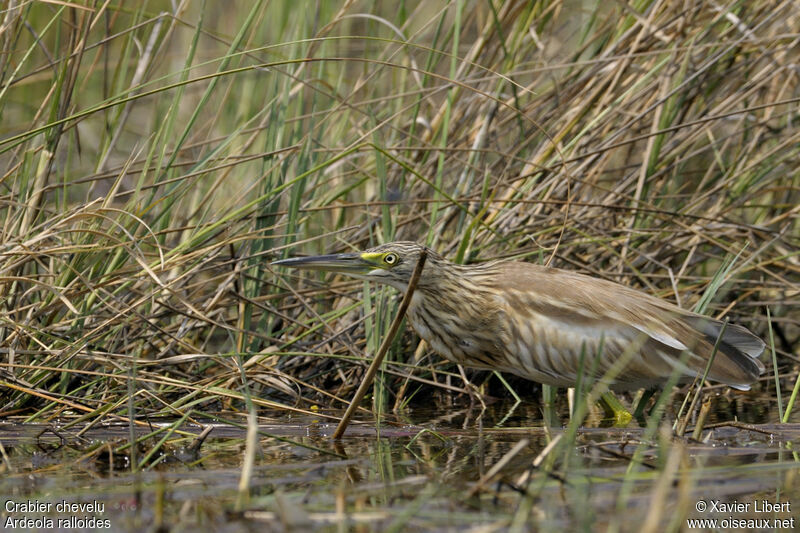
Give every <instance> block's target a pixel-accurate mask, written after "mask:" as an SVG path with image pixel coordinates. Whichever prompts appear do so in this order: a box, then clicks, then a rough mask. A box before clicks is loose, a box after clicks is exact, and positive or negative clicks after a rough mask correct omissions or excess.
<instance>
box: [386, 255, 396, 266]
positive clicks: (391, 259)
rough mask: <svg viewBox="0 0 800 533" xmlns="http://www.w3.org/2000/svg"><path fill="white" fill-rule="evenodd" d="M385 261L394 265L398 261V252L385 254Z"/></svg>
mask: <svg viewBox="0 0 800 533" xmlns="http://www.w3.org/2000/svg"><path fill="white" fill-rule="evenodd" d="M383 262H384V263H386V264H387V265H393V264H395V263H397V254H386V255H385V256H383Z"/></svg>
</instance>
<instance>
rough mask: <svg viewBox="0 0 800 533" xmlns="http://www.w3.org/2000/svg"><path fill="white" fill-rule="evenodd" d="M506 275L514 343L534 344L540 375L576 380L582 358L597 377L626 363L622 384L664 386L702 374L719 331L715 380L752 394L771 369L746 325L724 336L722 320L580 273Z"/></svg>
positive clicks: (509, 268)
mask: <svg viewBox="0 0 800 533" xmlns="http://www.w3.org/2000/svg"><path fill="white" fill-rule="evenodd" d="M503 274H504V275H502V276H499V278H498V281H497V283H498V287H497V288H498V289H500V290H498V291H497V293H498V294H499V295H502V296H501V298H502V300H503V306H504V307H505V308H506V309H507V315H508V316H509V322H510V328H509V337H510V341H511V342H514V339H515V337H516V339H523V340H526V339H527V340H531V339H532V344H530V343H527V345H528V351H529V352H531V355H532V356H533V355H534V354H536V355H537V357H530V359H531V363H530V364H531V365H532V366H535V365H537V364H538V365H540V368H539V370H540V371H545V372H550V373H552V374H554V375H560V376H563V377H567V376H569V377H570V378H571V379H574V377H575V375H576V373H577V367H578V366H579V363H578V361H579V360H580V358H581V357H582V358H583V360H584V368H586V365H587V364H589V363H591V362H592V361H593V358H595V357H596V359H597V367H596V368H597V372H596V375H595V377H596V378H599V377H601V376H602V375H603V374H604V373H605V372H606V371H608V369H610V368H612V366H613V365H614V364H615V362H617V361H620V359H623V360H624V362H625V363H626V364H625V366H624V370H622V371H621V372H620V373H619V374H618V376H617V377H616V380H615V382H616V383H617V384H625V383H629V384H630V385H631V386H639V385H641V384H646V383H657V382H659V381H663V380H665V379H667V377H668V376H669V375H670V373H671V372H672V371H673V369H674V368H676V367H677V368H678V369H679V371H680V372H681V373H682V374H683V375H686V376H694V375H698V374H700V375H702V373H703V371H704V370H705V367H706V365H707V362H708V359H709V358H710V357H711V354H712V352H713V347H714V344H715V342H716V341H717V337H718V336H719V335H720V333H722V338H721V339H720V342H719V346H718V350H717V354H716V355H715V357H714V362H713V364H712V366H711V369H710V371H709V377H710V378H711V379H712V380H714V381H719V382H722V383H726V384H728V385H731V386H733V387H736V388H741V389H747V388H749V384H750V383H752V382H753V381H755V380H756V379H757V378H758V376H759V374H761V372H763V370H764V365H763V364H762V363H761V362H760V361H759V360H758V359H757V358H758V357H759V356H760V355H761V353H762V352H763V350H764V343H763V342H762V341H761V339H759V338H758V337H756V336H755V335H753V334H752V333H750V332H749V331H748V330H747V329H746V328H744V327H742V326H738V325H734V324H728V325H727V326H726V327H725V330H724V332H722V326H723V323H722V322H720V321H718V320H714V319H711V318H707V317H703V316H700V315H696V314H694V313H690V312H688V311H684V310H682V309H680V308H678V307H677V306H674V305H672V304H670V303H668V302H665V301H663V300H659V299H657V298H654V297H652V296H649V295H647V294H644V293H642V292H639V291H636V290H633V289H631V288H628V287H625V286H622V285H618V284H616V283H612V282H608V281H604V280H599V279H595V278H590V277H588V276H583V275H581V274H576V273H573V272H568V271H563V270H557V269H550V268H544V267H539V266H536V265H531V264H528V263H507V264H506V265H505V266H504V271H503ZM513 317H518V318H516V319H514V318H513ZM516 345H517V346H516V347H517V349H519V348H520V346H519V345H520V341H519V340H517V341H516ZM511 346H514V344H511ZM684 352H686V355H685V356H683V357H684V361H685V362H683V363H682V362H681V360H682V354H684ZM581 353H583V356H581ZM525 355H526V354H525V353H524V352H523V354H522V357H521V358H522V359H523V360H524V359H525ZM534 359H536V360H534ZM587 362H588V363H587ZM523 366H524V365H523ZM565 381H566V380H565Z"/></svg>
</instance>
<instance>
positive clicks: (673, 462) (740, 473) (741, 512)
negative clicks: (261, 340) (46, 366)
mask: <svg viewBox="0 0 800 533" xmlns="http://www.w3.org/2000/svg"><path fill="white" fill-rule="evenodd" d="M746 398H747V397H746V396H733V397H720V398H718V399H717V405H716V406H715V409H714V413H715V416H714V417H713V418H714V420H711V419H709V420H708V421H707V422H706V424H707V425H708V424H712V423H713V422H715V421H719V420H718V419H719V418H721V417H725V420H729V421H730V420H733V419H734V417H733V416H731V413H736V416H738V417H739V420H740V421H742V422H747V423H748V424H752V425H740V426H738V427H734V426H722V427H716V428H713V429H710V430H706V431H705V432H704V433H703V435H702V439H701V441H694V440H692V439H690V438H688V437H683V438H676V437H671V436H669V434H668V433H665V432H664V431H662V432H661V433H657V434H656V435H654V436H653V437H652V438H651V439H649V440H645V441H644V442H645V444H643V445H642V446H641V447H640V448H639V450H640V452H639V453H640V454H641V460H640V461H637V462H636V464H634V465H633V466H631V461H632V459H631V458H632V454H634V452H635V450H636V449H637V446H638V445H639V443H640V442H642V439H643V438H644V436H645V432H646V430H645V429H644V428H641V427H638V426H637V425H636V424H635V423H634V424H633V425H632V426H631V427H628V428H613V427H601V426H603V425H604V424H606V423H607V421H604V420H603V419H602V418H601V417H600V416H599V415H598V416H595V418H594V419H592V417H590V418H589V420H588V421H587V425H586V426H584V427H582V428H580V429H579V430H578V431H577V434H576V436H575V440H574V442H573V443H572V444H570V445H569V446H568V447H565V448H554V450H555V451H551V452H550V453H549V454H547V453H543V451H546V449H547V446H548V443H550V442H552V440H553V439H556V438H567V436H568V432H567V430H565V429H564V426H563V424H566V423H567V421H566V420H561V419H559V420H558V421H557V424H556V425H555V426H553V427H545V426H544V424H543V422H542V408H541V406H539V405H537V404H518V405H513V404H508V403H497V404H493V405H490V406H488V407H487V409H486V410H483V411H481V410H479V409H474V408H473V409H470V408H468V407H463V406H451V407H448V408H441V407H438V408H429V409H412V410H408V411H406V412H404V413H402V414H400V415H390V416H386V417H385V418H384V420H382V422H381V423H380V424H379V425H377V426H376V424H375V423H374V422H367V423H364V422H360V423H355V424H353V425H351V426H350V427H349V429H348V431H347V433H346V435H345V437H344V438H343V439H341V440H340V441H333V440H332V438H331V435H332V434H333V432H334V430H335V428H336V422H335V421H333V420H331V419H330V417H335V416H339V415H340V414H341V413H334V412H320V413H319V415H318V416H314V417H311V416H304V415H303V416H300V415H295V414H291V415H288V414H286V413H285V412H272V413H270V412H260V413H259V415H260V417H259V430H260V432H261V435H260V438H259V439H258V444H259V446H258V453H257V454H256V456H255V462H254V467H253V470H252V476H251V478H250V480H249V487H250V490H249V496H248V497H246V498H244V499H242V497H241V496H240V495H239V490H238V487H239V484H240V479H241V472H242V462H243V459H242V458H243V454H244V448H245V441H246V430H245V429H244V428H242V427H234V426H232V425H230V424H225V423H219V422H212V421H208V420H205V421H203V424H202V426H200V425H196V424H192V423H188V422H187V423H185V424H184V425H182V426H181V428H180V431H181V432H183V433H180V434H178V433H174V434H172V435H171V437H170V438H169V439H168V440H167V444H166V445H165V447H164V449H163V450H162V451H160V452H159V454H158V455H154V456H153V458H152V460H151V461H150V462H149V463H148V466H147V467H146V468H144V469H143V470H141V471H138V472H136V473H131V472H130V460H131V457H130V455H129V451H127V450H120V449H119V447H120V446H122V445H124V444H126V443H127V442H128V438H129V432H130V429H129V427H128V426H127V424H119V425H112V426H102V427H92V428H88V427H85V426H84V427H79V426H75V427H69V428H67V429H64V428H63V424H62V425H61V426H59V424H57V423H55V424H53V425H39V424H24V425H23V424H15V423H5V424H2V425H0V442H1V443H2V445H3V452H4V459H3V468H4V470H5V472H4V475H3V476H2V478H1V479H0V494H2V495H3V498H2V499H3V502H2V503H3V510H2V521H3V524H4V526H5V529H6V530H10V531H23V530H26V529H23V528H22V527H18V526H26V525H27V526H30V528H29V529H27V530H36V528H37V527H38V528H40V529H39V530H51V529H55V530H58V529H59V526H63V527H61V530H63V531H79V530H90V529H92V527H89V526H98V525H99V527H100V529H101V530H104V531H141V530H142V529H143V528H145V529H147V528H149V529H153V528H156V527H158V526H163V527H167V528H169V529H171V530H173V531H181V530H186V529H190V528H193V529H194V528H197V527H202V530H204V531H205V530H209V531H249V530H258V531H264V530H305V529H309V528H314V529H318V528H322V529H331V530H333V529H340V528H345V529H347V528H352V527H355V528H357V529H358V528H360V530H365V531H383V530H385V529H386V528H391V527H392V526H393V525H395V526H397V527H399V528H402V529H404V530H409V529H410V530H452V529H468V528H473V527H479V526H480V527H483V528H486V529H487V530H495V529H500V530H506V529H508V528H513V526H514V525H515V524H517V525H521V526H522V530H527V528H530V527H537V528H544V527H557V528H559V529H563V528H568V529H572V528H575V527H579V528H580V527H586V528H588V529H592V530H597V529H605V528H606V527H607V526H613V527H614V528H616V529H618V530H621V531H638V530H640V528H641V527H642V525H643V524H645V523H646V522H647V523H650V522H648V520H650V521H651V522H652V523H653V524H657V525H658V529H654V530H662V529H665V528H666V529H677V528H683V529H686V528H687V527H688V526H687V523H686V522H685V520H687V519H689V518H692V517H696V518H715V517H716V518H718V519H720V520H729V522H728V524H729V525H730V524H733V523H734V522H731V521H730V520H739V519H741V520H758V519H767V518H768V519H769V520H776V519H777V520H783V519H784V518H785V519H787V520H788V519H791V518H792V517H793V516H796V514H797V511H798V510H800V493H799V492H798V484H797V483H798V481H797V474H798V470H797V465H798V457H797V455H796V454H795V452H794V451H793V450H794V449H796V448H797V446H798V441H799V440H800V424H797V423H790V424H784V425H781V424H777V423H776V418H777V417H776V416H775V413H773V409H772V407H771V405H770V404H769V403H768V402H764V404H763V405H759V404H758V402H754V401H745V400H746ZM558 411H559V412H560V413H563V412H566V411H565V410H563V409H558ZM220 416H221V418H223V419H230V420H233V421H234V422H235V423H237V424H244V420H243V418H242V416H241V415H240V414H231V413H227V414H224V413H223V414H221V415H220ZM593 420H594V422H593ZM61 422H62V423H63V422H66V421H61ZM171 422H172V421H151V423H150V424H149V425H147V426H139V427H137V428H136V429H135V431H136V433H137V435H146V434H148V433H151V432H153V431H154V430H157V429H158V428H159V427H169V426H170V424H171ZM209 426H211V427H212V428H213V429H212V430H211V432H210V433H209V434H208V437H207V438H206V440H205V441H204V442H203V443H202V445H201V446H199V449H196V450H193V449H191V447H192V444H193V443H195V442H196V436H197V435H199V434H200V433H201V431H202V430H203V429H204V428H207V427H209ZM590 426H594V427H590ZM162 433H163V432H162ZM559 435H561V437H559ZM163 437H164V434H161V433H160V434H155V435H153V436H152V437H151V438H149V439H147V440H146V441H145V442H144V443H142V445H141V446H140V447H139V448H138V449H137V451H136V460H137V461H141V460H142V458H143V457H144V456H145V455H146V454H147V453H149V451H150V450H152V449H153V447H154V446H155V444H156V443H157V442H158V441H159V440H161V439H162V438H163ZM115 450H116V451H115ZM540 456H542V457H543V458H542V459H540ZM537 461H538V462H537ZM733 501H736V502H738V503H740V504H748V505H747V506H746V508H745V507H742V505H740V506H739V507H738V511H736V512H732V511H729V510H725V511H723V512H712V511H714V509H717V510H719V509H721V508H722V507H724V505H725V503H730V502H733ZM28 502H38V506H37V505H35V504H33V505H29V504H28ZM65 502H66V503H67V504H75V503H77V504H83V507H80V506H79V507H67V508H65V506H64V503H65ZM700 502H705V503H703V504H701V503H700ZM759 502H766V503H767V504H769V505H773V506H774V505H777V504H780V505H781V506H782V507H780V508H778V509H777V510H776V509H775V508H770V511H771V512H764V511H763V505H762V506H761V507H758V504H759ZM795 502H796V506H795ZM48 504H49V505H48ZM59 505H60V506H59ZM702 505H707V506H709V507H711V509H710V510H709V509H707V510H705V511H703V512H699V511H698V509H700V507H702ZM787 506H788V508H787ZM25 520H33V522H24V521H25ZM59 520H62V522H60V523H59ZM92 520H94V521H93V522H92ZM37 521H38V522H37ZM771 524H772V525H771V527H774V524H773V523H771ZM750 525H758V524H757V523H756V522H753V523H752V524H750ZM72 526H75V527H72ZM84 526H86V527H84Z"/></svg>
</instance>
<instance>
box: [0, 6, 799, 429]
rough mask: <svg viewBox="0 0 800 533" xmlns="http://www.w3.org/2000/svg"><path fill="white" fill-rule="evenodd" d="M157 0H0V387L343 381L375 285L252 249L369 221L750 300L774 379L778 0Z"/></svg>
mask: <svg viewBox="0 0 800 533" xmlns="http://www.w3.org/2000/svg"><path fill="white" fill-rule="evenodd" d="M162 4H163V5H161V8H163V9H164V10H165V11H164V12H157V11H156V10H154V9H152V8H151V9H149V10H148V9H146V8H141V9H137V10H134V11H124V10H122V9H119V10H116V8H113V7H111V6H109V5H107V4H104V5H102V6H100V5H98V6H95V7H93V8H92V9H77V8H74V7H69V6H65V5H61V4H50V3H40V4H38V5H29V4H25V3H19V2H10V3H9V4H8V5H7V7H6V8H5V10H4V11H3V12H2V26H0V41H1V45H2V47H3V53H2V54H0V65H2V70H0V72H2V83H0V109H1V110H2V113H3V123H2V126H0V137H2V140H0V163H1V164H2V166H3V170H2V178H0V186H1V187H2V191H0V201H1V202H2V203H0V213H2V217H0V218H2V224H3V227H2V235H3V237H2V247H1V248H0V313H1V315H0V316H1V318H2V320H1V322H0V353H2V359H1V360H0V361H2V362H0V381H2V383H3V385H4V387H3V390H2V392H0V397H1V398H2V407H0V412H1V413H2V414H3V415H4V416H9V415H24V416H25V418H26V419H28V420H49V419H52V418H53V417H57V416H64V415H65V414H66V413H78V414H81V415H85V416H86V417H87V418H89V419H92V420H102V419H106V418H107V417H111V418H123V419H125V418H127V417H128V416H129V415H130V413H131V410H132V409H133V410H134V411H136V412H139V413H142V412H145V413H147V414H148V415H149V416H152V417H156V416H159V415H164V416H168V417H173V416H175V414H176V413H182V412H185V410H186V409H195V410H207V411H209V412H210V411H217V410H219V409H228V408H230V409H235V410H240V409H243V408H244V405H245V402H246V401H247V400H248V398H249V399H250V400H251V401H253V402H254V403H256V404H257V405H262V406H272V407H278V408H281V409H287V410H301V411H306V410H307V409H309V408H310V407H311V406H314V405H324V406H332V407H341V406H342V405H343V402H344V401H345V399H346V397H347V395H348V393H349V392H350V390H351V389H352V388H353V387H354V386H355V384H357V382H358V376H359V375H360V373H361V372H362V371H363V367H364V362H365V361H366V360H367V359H368V354H369V353H371V351H374V349H375V348H376V347H377V344H378V343H379V342H380V340H381V335H382V333H383V332H384V331H385V330H386V328H387V327H388V323H389V321H390V320H391V314H392V310H393V308H394V307H393V306H394V305H395V299H394V298H393V296H392V295H391V294H390V293H382V292H374V293H372V295H370V293H369V291H366V292H365V291H364V286H363V285H362V284H361V283H360V282H352V281H347V280H344V279H339V278H330V277H328V278H314V279H307V280H299V279H296V278H291V277H287V276H286V275H285V274H283V273H278V272H275V271H273V270H272V269H271V268H270V267H269V266H268V263H269V261H270V260H272V259H276V258H280V257H284V256H286V255H287V254H288V253H290V252H291V253H298V252H300V253H304V252H305V253H318V252H333V251H341V250H348V249H353V248H365V247H368V246H371V245H374V244H377V243H379V242H383V241H388V240H394V239H407V240H417V241H420V242H425V243H427V244H429V245H430V246H431V247H433V248H435V249H437V250H438V251H440V252H442V253H443V254H444V255H447V256H449V257H451V258H453V259H455V260H457V261H481V260H487V259H493V258H498V257H512V256H513V257H518V258H525V259H526V260H529V261H541V262H549V263H550V264H552V265H554V266H559V267H564V268H570V269H575V270H580V271H583V272H589V273H592V274H594V275H597V276H600V277H605V278H609V279H614V280H617V281H622V282H623V283H626V284H629V285H632V286H636V287H640V288H642V289H644V290H646V291H649V292H652V293H655V294H658V295H659V296H661V297H663V298H667V299H670V300H673V301H677V302H678V303H679V304H680V305H682V306H684V307H693V306H695V305H697V304H698V303H699V304H700V306H701V307H705V308H706V312H707V313H710V314H713V315H715V316H723V315H725V316H730V317H731V318H732V319H733V320H734V321H736V322H740V323H743V324H745V325H747V326H748V327H749V328H751V329H752V330H753V331H755V332H757V333H759V334H761V335H762V336H764V337H765V338H767V337H768V336H769V328H768V321H767V319H766V317H767V312H766V310H767V308H768V309H769V312H770V316H771V321H772V330H773V338H774V347H775V351H776V354H777V363H778V373H779V374H780V382H781V383H782V387H783V390H784V391H786V390H790V389H791V387H792V386H793V384H794V382H795V380H796V378H797V362H798V359H797V356H798V349H800V348H799V347H800V313H798V303H800V290H799V289H800V275H798V274H800V252H799V251H800V173H799V172H798V168H800V128H798V121H799V120H800V115H798V109H799V108H798V103H799V102H800V83H799V80H798V76H799V75H800V70H799V69H798V64H799V63H798V61H799V60H800V44H799V43H800V8H798V5H797V4H796V2H793V1H791V0H786V1H783V2H779V3H778V4H775V3H774V2H765V1H755V2H746V3H728V4H725V3H719V4H718V3H715V2H684V3H676V2H665V1H658V0H656V1H653V2H644V3H642V4H643V5H642V6H634V5H627V4H609V5H605V4H602V3H601V4H598V5H594V4H588V3H585V2H580V1H564V2H527V1H515V0H509V1H506V2H496V4H497V5H496V6H495V5H494V4H493V3H485V2H474V3H466V4H461V3H458V4H446V5H438V4H435V3H427V2H420V3H416V4H411V5H410V6H407V7H405V8H402V9H400V10H399V11H398V10H396V9H395V8H394V7H389V6H387V5H385V4H382V5H378V6H371V4H370V5H366V4H361V3H360V2H354V1H348V2H344V3H343V4H339V5H334V4H332V3H331V4H327V3H321V4H319V5H318V6H317V8H316V9H317V11H316V12H315V13H314V16H313V17H306V15H307V13H305V12H302V11H303V10H299V11H301V13H299V12H298V10H293V9H292V6H291V3H285V4H280V3H272V4H270V7H267V5H266V4H262V3H253V4H250V3H248V4H247V6H246V7H244V6H240V7H242V9H238V10H226V9H224V8H223V7H221V6H220V5H214V6H210V7H209V8H208V11H206V12H201V9H200V7H199V6H198V5H195V3H192V2H183V3H180V4H179V5H178V6H177V7H175V8H174V9H173V7H172V6H171V5H169V4H167V3H162ZM370 6H371V7H370ZM57 29H58V30H59V31H58V32H57V31H56V30H57ZM704 294H707V295H713V300H711V301H709V300H708V299H706V300H704V299H703V295H704ZM364 298H366V301H365V302H364V303H362V299H364ZM417 343H418V341H417V340H416V339H415V338H414V337H413V336H411V335H410V334H409V335H407V336H405V337H404V338H403V339H402V340H401V341H400V342H398V343H396V345H395V347H394V348H393V350H392V356H391V359H392V362H391V363H389V365H388V366H387V369H386V372H385V374H384V376H383V379H382V380H381V382H380V386H381V387H382V390H383V391H384V392H385V394H384V400H385V401H387V402H389V405H400V404H402V403H403V402H405V401H407V400H408V399H409V398H411V397H412V396H414V395H415V394H418V395H419V396H420V397H421V396H427V395H428V394H429V393H430V392H431V391H432V390H443V391H446V392H453V393H457V392H458V391H463V385H462V382H461V379H462V378H461V376H460V375H459V374H458V373H457V372H455V371H453V369H449V368H447V367H443V366H442V365H441V363H440V361H438V358H427V357H423V356H424V355H425V350H424V349H418V344H417ZM415 351H416V352H418V353H417V354H416V359H415V358H414V356H413V354H414V353H415ZM412 362H415V363H418V364H419V366H418V367H417V368H414V367H413V365H411V363H412ZM133 378H135V381H134V380H133ZM774 386H775V385H774V380H773V378H772V377H771V376H765V378H764V382H763V385H762V389H763V390H771V388H772V389H774ZM382 394H383V393H382ZM131 397H132V398H133V399H134V400H133V401H130V398H131Z"/></svg>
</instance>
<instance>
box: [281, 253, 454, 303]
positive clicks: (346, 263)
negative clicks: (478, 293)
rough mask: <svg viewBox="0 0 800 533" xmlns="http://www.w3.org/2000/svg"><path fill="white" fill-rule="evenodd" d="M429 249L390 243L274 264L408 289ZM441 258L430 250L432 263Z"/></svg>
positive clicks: (429, 262) (429, 255)
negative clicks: (415, 268) (336, 273)
mask: <svg viewBox="0 0 800 533" xmlns="http://www.w3.org/2000/svg"><path fill="white" fill-rule="evenodd" d="M424 249H426V248H425V247H424V246H422V245H421V244H417V243H415V242H410V241H398V242H390V243H387V244H382V245H380V246H376V247H375V248H370V249H369V250H365V251H363V252H355V253H346V254H331V255H317V256H313V257H294V258H291V259H283V260H281V261H275V262H273V263H272V264H273V265H278V266H285V267H290V268H301V269H305V270H325V271H327V272H340V273H342V274H347V275H348V276H352V277H354V278H358V279H366V280H371V281H377V282H378V283H385V284H387V285H391V286H392V287H394V288H396V289H399V290H401V291H404V290H405V289H406V287H407V286H408V281H409V280H410V279H411V274H412V273H413V272H414V267H415V266H416V265H417V260H418V259H419V256H420V253H422V250H424ZM431 259H434V261H436V260H437V259H438V260H441V258H440V257H439V256H438V255H437V254H435V253H434V252H432V251H431V250H428V263H426V268H425V270H427V265H429V264H431ZM425 270H423V274H422V276H421V277H420V283H421V282H422V281H423V279H424V277H425Z"/></svg>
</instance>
